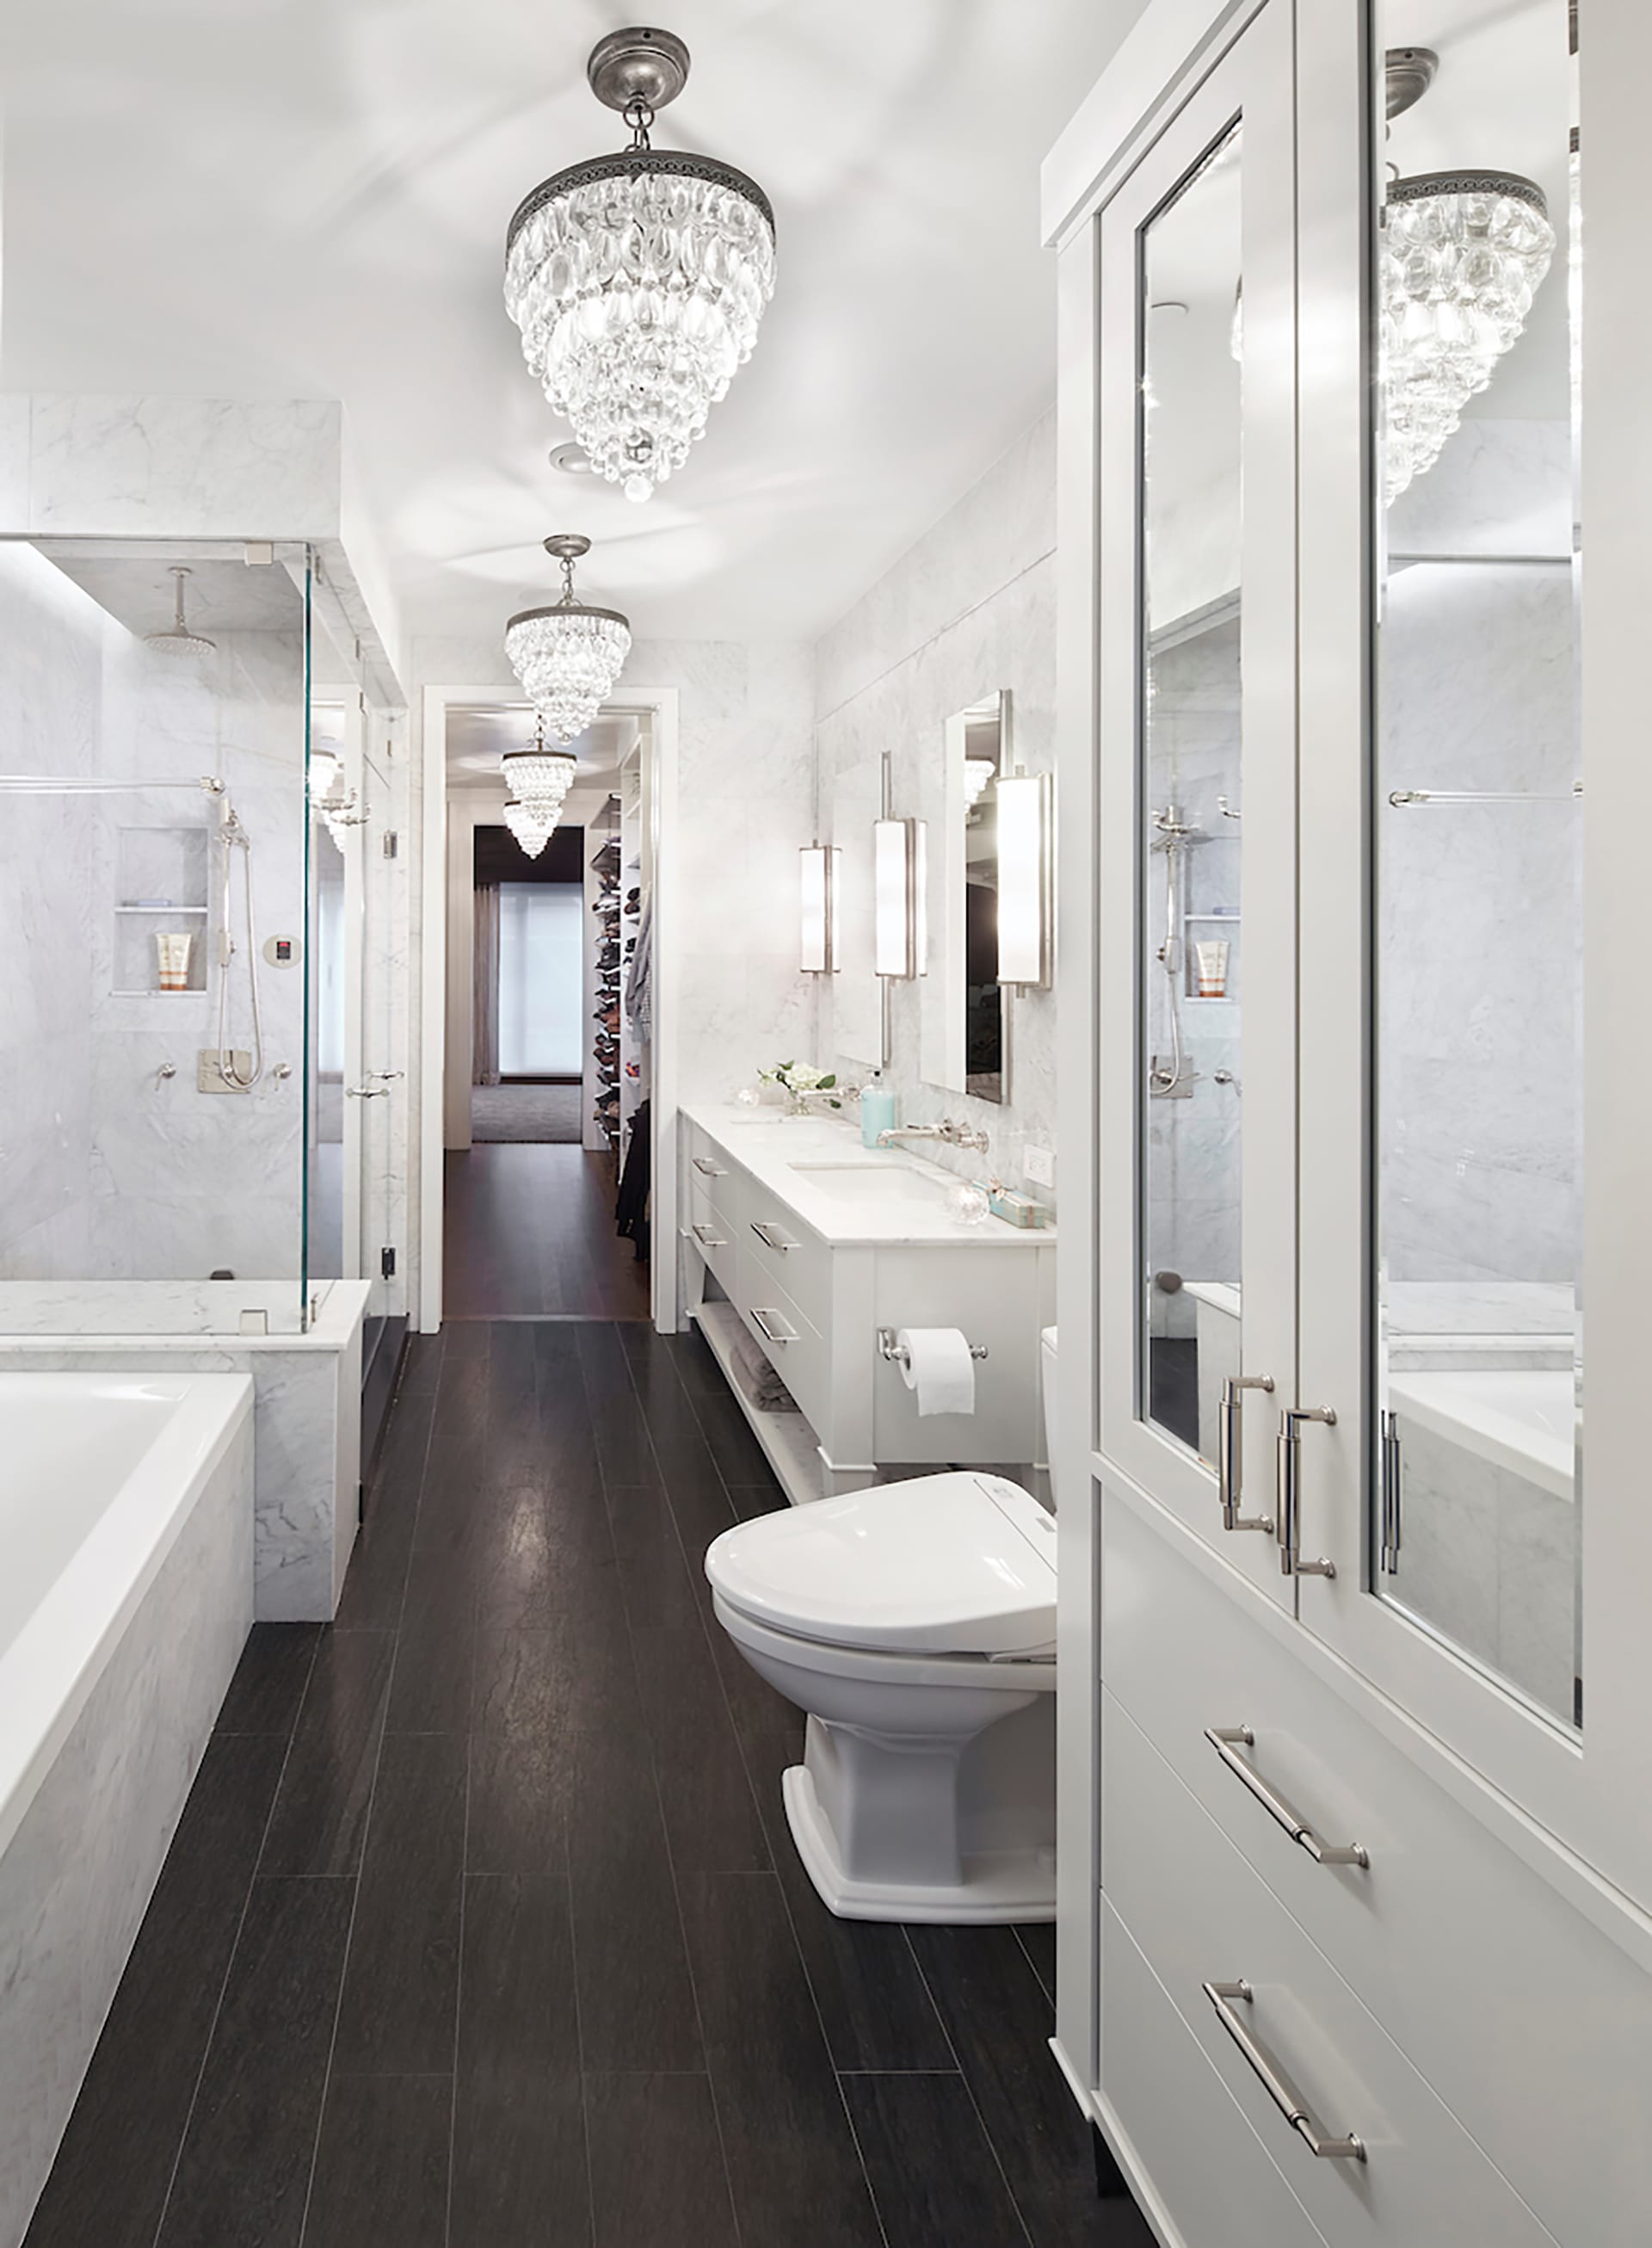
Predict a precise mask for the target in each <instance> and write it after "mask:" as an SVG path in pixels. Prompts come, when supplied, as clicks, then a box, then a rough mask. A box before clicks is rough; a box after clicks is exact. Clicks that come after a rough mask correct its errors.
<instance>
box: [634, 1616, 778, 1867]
mask: <svg viewBox="0 0 1652 2248" xmlns="http://www.w3.org/2000/svg"><path fill="white" fill-rule="evenodd" d="M631 1643H632V1646H633V1647H634V1648H635V1650H636V1655H637V1668H638V1676H639V1678H640V1681H641V1685H642V1696H643V1714H644V1718H645V1723H646V1724H647V1727H648V1735H649V1739H650V1742H651V1743H652V1748H653V1754H654V1772H655V1775H656V1777H657V1779H659V1800H660V1808H661V1810H662V1811H663V1812H664V1813H665V1818H666V1835H667V1837H668V1838H669V1840H670V1843H671V1854H672V1864H673V1865H674V1866H675V1867H676V1868H677V1870H678V1871H679V1873H682V1872H684V1871H685V1870H689V1869H692V1870H693V1871H694V1872H696V1873H712V1874H719V1873H731V1874H741V1873H762V1872H765V1871H766V1870H767V1869H768V1865H769V1855H768V1841H767V1840H766V1839H765V1835H764V1831H763V1824H762V1821H761V1819H760V1818H759V1817H758V1815H757V1806H756V1804H755V1803H754V1801H753V1800H752V1791H751V1783H750V1781H749V1780H748V1779H747V1776H746V1764H745V1759H744V1758H743V1757H742V1756H741V1752H740V1742H739V1740H738V1739H737V1737H736V1736H735V1733H734V1723H733V1721H732V1719H731V1718H730V1717H729V1714H728V1704H727V1702H726V1701H725V1700H724V1698H723V1689H722V1683H721V1682H720V1679H719V1677H718V1675H717V1666H716V1664H715V1662H713V1658H712V1652H711V1648H710V1647H709V1646H708V1645H707V1640H706V1635H705V1632H704V1631H703V1630H702V1629H701V1628H700V1623H699V1621H698V1620H696V1621H695V1622H694V1623H693V1625H692V1626H691V1627H690V1628H688V1629H687V1630H686V1631H641V1632H634V1633H633V1634H632V1638H631Z"/></svg>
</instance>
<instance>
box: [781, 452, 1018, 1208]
mask: <svg viewBox="0 0 1652 2248" xmlns="http://www.w3.org/2000/svg"><path fill="white" fill-rule="evenodd" d="M1000 688H1007V689H1008V690H1009V695H1010V701H1011V743H1012V753H1013V755H1014V758H1015V759H1016V760H1017V761H1018V762H1019V763H1021V764H1023V765H1024V766H1025V767H1026V768H1027V771H1030V772H1048V771H1054V769H1055V418H1054V416H1053V415H1047V416H1046V417H1044V418H1043V419H1042V420H1041V421H1040V422H1037V423H1035V424H1034V427H1033V428H1031V429H1029V430H1028V431H1027V433H1026V435H1024V436H1022V437H1021V439H1020V440H1018V442H1016V443H1015V444H1014V446H1012V447H1011V449H1010V450H1009V451H1008V452H1007V454H1005V455H1004V456H1003V458H1002V459H1001V460H1000V461H999V462H997V463H995V464H994V466H993V468H992V469H989V470H988V472H987V473H986V476H983V477H982V478H981V480H980V483H977V484H976V485H975V486H974V487H973V489H972V490H970V491H968V492H967V493H966V495H965V496H964V497H963V498H962V499H961V500H959V503H958V504H957V505H956V506H955V507H953V508H952V509H951V510H950V511H949V512H948V513H947V514H946V515H945V516H943V517H942V518H941V520H940V521H939V523H938V524H935V525H934V527H933V528H932V530H930V531H926V532H925V535H924V537H923V538H921V539H919V541H918V544H917V545H916V546H914V547H913V548H912V549H911V552H909V553H907V554H905V555H904V556H903V557H902V558H901V559H900V560H899V561H898V562H897V563H896V564H895V565H894V566H893V567H892V568H891V570H889V571H888V572H886V573H885V574H884V576H883V577H882V578H880V579H878V581H877V584H876V585H875V586H872V587H871V589H870V591H869V592H868V593H865V594H864V596H863V597H862V599H861V600H859V601H857V603H856V605H855V607H853V608H852V609H851V610H850V613H849V614H848V615H847V616H846V617H844V618H843V620H842V621H841V622H840V623H838V624H837V625H836V626H834V627H833V628H832V630H831V631H830V632H829V633H828V634H826V635H825V636H824V638H823V640H822V641H821V642H820V643H819V646H818V648H816V745H817V754H818V758H819V774H820V778H819V789H820V803H821V806H822V819H823V822H826V823H828V824H829V817H830V806H831V805H832V800H833V793H834V786H835V784H836V780H837V778H838V777H839V776H840V775H841V774H843V773H846V772H849V771H852V770H854V769H855V768H857V767H858V766H862V765H864V764H865V763H866V761H867V760H868V759H870V758H874V757H877V756H878V755H879V754H881V752H882V751H883V750H888V751H889V752H890V754H891V760H892V763H891V809H892V811H893V812H894V813H895V814H896V816H897V817H908V816H910V817H913V818H917V817H927V818H930V819H931V820H932V822H933V819H934V816H935V812H936V807H937V792H938V782H939V775H940V771H941V756H942V743H943V733H944V729H945V723H946V721H947V719H948V718H949V717H951V716H952V715H953V714H954V713H955V712H957V711H959V710H961V709H965V708H966V706H967V705H968V704H970V703H973V702H980V701H981V700H982V699H983V698H984V697H985V696H989V695H991V694H993V692H995V691H996V690H997V689H1000ZM932 832H933V829H932ZM833 840H836V841H837V842H838V843H839V845H840V847H844V848H847V847H850V846H849V839H848V838H846V837H837V838H835V839H833ZM859 847H860V848H861V849H862V850H863V851H864V850H865V849H866V848H867V842H866V840H865V839H862V840H861V841H860V846H859ZM932 847H933V846H932ZM788 881H790V883H791V885H792V887H793V888H794V889H795V862H794V869H792V870H788ZM789 920H790V923H791V924H792V925H794V926H795V920H796V908H795V903H794V904H793V905H792V906H791V908H790V912H789ZM923 996H924V995H923V992H922V990H921V989H920V986H919V984H918V983H917V982H911V983H906V982H895V983H892V985H891V1011H890V1059H889V1062H888V1065H887V1066H886V1068H885V1070H884V1083H885V1084H886V1085H889V1086H892V1088H893V1089H894V1092H895V1094H896V1100H897V1104H898V1108H899V1110H900V1113H901V1115H902V1118H903V1120H905V1121H911V1122H916V1123H925V1122H932V1121H937V1120H939V1118H941V1117H942V1116H955V1117H962V1118H965V1119H966V1120H967V1121H969V1122H970V1123H971V1124H973V1125H976V1126H978V1127H980V1128H981V1129H983V1130H985V1131H986V1133H987V1134H989V1136H990V1139H991V1142H992V1146H991V1153H990V1156H989V1158H988V1161H989V1162H990V1163H991V1165H992V1167H993V1169H995V1170H996V1171H998V1172H999V1173H1000V1175H1001V1176H1002V1177H1004V1178H1005V1179H1006V1180H1007V1181H1009V1182H1011V1183H1014V1184H1021V1183H1022V1182H1023V1181H1024V1177H1025V1174H1024V1170H1023V1167H1022V1156H1023V1151H1024V1149H1025V1148H1027V1145H1028V1144H1032V1145H1035V1146H1038V1147H1041V1148H1050V1149H1054V1148H1055V992H1054V990H1051V991H1048V992H1023V993H1016V994H1014V995H1011V997H1010V999H1009V1008H1008V1014H1009V1025H1008V1049H1009V1098H1008V1100H1007V1101H1005V1102H1003V1103H1002V1104H1000V1103H997V1102H993V1101H986V1100H975V1099H973V1098H971V1097H970V1096H968V1095H966V1094H964V1093H956V1092H951V1091H948V1090H945V1088H943V1087H940V1086H932V1085H926V1084H925V1082H924V1079H923V1074H922V1066H921V1050H922V1049H921V1020H922V1006H923ZM822 1010H823V1018H822V1020H821V1022H820V1025H819V1031H820V1045H819V1052H820V1054H821V1057H822V1059H826V1060H828V1061H829V1063H830V1064H831V1065H833V1066H837V1067H838V1068H839V1069H840V1070H841V1071H842V1073H843V1074H844V1075H846V1076H849V1077H852V1078H855V1079H864V1076H865V1074H866V1073H865V1068H864V1065H863V1064H861V1063H860V1062H858V1061H857V1060H855V1059H852V1058H851V1057H850V1056H849V1055H847V1054H837V1053H831V1052H829V1045H830V1043H831V1022H830V1011H829V1010H830V995H829V994H823V997H822ZM924 1153H925V1155H934V1156H935V1158H936V1160H937V1161H939V1162H943V1163H947V1164H949V1165H950V1167H951V1168H952V1169H956V1170H959V1171H960V1172H964V1173H966V1174H967V1175H972V1176H973V1175H977V1174H978V1173H979V1172H980V1169H981V1164H982V1159H981V1157H980V1156H979V1155H969V1154H966V1152H964V1151H963V1150H961V1149H952V1148H943V1147H926V1148H925V1149H924ZM1031 1191H1032V1192H1033V1193H1034V1195H1036V1196H1038V1198H1039V1199H1040V1200H1041V1201H1044V1202H1047V1203H1053V1202H1054V1200H1055V1196H1054V1193H1053V1191H1052V1190H1051V1189H1049V1188H1048V1187H1043V1186H1034V1187H1033V1188H1032V1189H1031Z"/></svg>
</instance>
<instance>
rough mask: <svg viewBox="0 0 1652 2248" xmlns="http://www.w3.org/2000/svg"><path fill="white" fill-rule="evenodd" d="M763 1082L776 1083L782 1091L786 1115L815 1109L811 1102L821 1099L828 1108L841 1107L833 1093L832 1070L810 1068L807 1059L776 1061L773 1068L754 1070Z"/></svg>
mask: <svg viewBox="0 0 1652 2248" xmlns="http://www.w3.org/2000/svg"><path fill="white" fill-rule="evenodd" d="M757 1074H758V1077H759V1079H761V1082H762V1083H763V1084H764V1085H775V1086H779V1087H780V1089H781V1091H782V1093H784V1094H785V1095H786V1098H787V1100H788V1108H787V1111H786V1113H787V1114H788V1116H812V1115H813V1114H815V1113H816V1111H815V1109H814V1107H812V1106H811V1103H813V1102H816V1101H823V1102H824V1103H825V1104H826V1106H827V1107H829V1108H841V1107H843V1102H842V1101H841V1100H839V1099H838V1097H837V1092H836V1086H837V1073H836V1070H823V1069H811V1068H810V1066H809V1064H808V1063H807V1062H802V1061H781V1062H776V1063H775V1066H774V1068H773V1069H760V1070H759V1071H758V1073H757Z"/></svg>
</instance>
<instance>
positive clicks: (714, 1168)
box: [694, 1155, 728, 1179]
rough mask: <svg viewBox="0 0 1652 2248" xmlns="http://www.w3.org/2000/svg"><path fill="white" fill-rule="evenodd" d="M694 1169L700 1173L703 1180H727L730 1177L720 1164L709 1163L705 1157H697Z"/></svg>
mask: <svg viewBox="0 0 1652 2248" xmlns="http://www.w3.org/2000/svg"><path fill="white" fill-rule="evenodd" d="M694 1169H696V1170H697V1171H698V1172H699V1173H700V1176H701V1177H702V1178H707V1179H726V1178H727V1176H728V1174H727V1171H726V1170H725V1169H723V1167H722V1165H721V1164H720V1163H712V1162H707V1160H706V1158H705V1156H704V1155H696V1156H695V1158H694Z"/></svg>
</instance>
